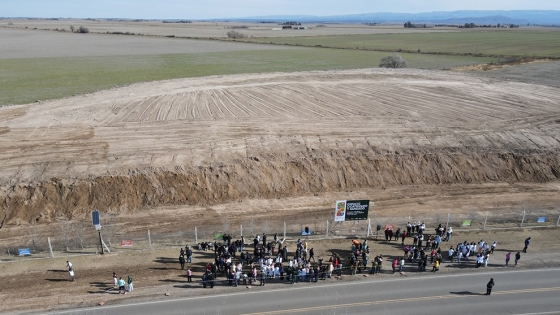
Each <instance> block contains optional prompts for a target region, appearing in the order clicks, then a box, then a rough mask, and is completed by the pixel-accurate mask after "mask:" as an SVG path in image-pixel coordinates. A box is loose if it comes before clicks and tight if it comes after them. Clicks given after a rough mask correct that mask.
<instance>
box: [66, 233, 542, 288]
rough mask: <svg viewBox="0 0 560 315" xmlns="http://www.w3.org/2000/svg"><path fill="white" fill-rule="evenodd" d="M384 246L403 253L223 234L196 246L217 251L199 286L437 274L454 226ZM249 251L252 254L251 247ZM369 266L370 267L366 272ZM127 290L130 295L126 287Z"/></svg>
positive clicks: (461, 246)
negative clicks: (344, 251)
mask: <svg viewBox="0 0 560 315" xmlns="http://www.w3.org/2000/svg"><path fill="white" fill-rule="evenodd" d="M384 232H385V241H386V242H392V241H398V240H400V241H401V245H402V250H403V254H402V255H399V256H397V257H392V258H386V257H384V256H383V254H378V255H376V256H375V257H374V258H373V259H371V260H370V248H369V246H368V243H367V242H368V241H367V240H364V241H363V242H360V241H358V240H353V241H352V243H351V245H350V248H349V252H348V256H347V258H346V259H345V260H343V259H342V258H341V256H340V255H339V254H338V253H336V252H332V254H331V255H330V256H329V257H328V258H327V260H326V261H325V260H324V259H323V258H321V257H320V256H317V257H315V250H314V248H312V247H310V246H309V244H308V242H307V241H306V240H301V239H298V240H297V241H296V242H295V249H293V250H292V251H290V250H289V249H288V246H287V243H285V239H280V238H279V236H278V234H275V235H274V236H273V238H272V239H270V238H269V237H268V236H267V235H266V233H262V235H260V234H259V235H256V236H255V237H254V238H253V241H252V246H251V245H250V243H249V244H247V242H246V240H245V238H244V237H243V236H241V237H240V238H239V239H236V240H234V239H233V238H232V237H231V236H230V235H227V234H224V235H223V237H222V240H221V242H218V241H214V242H202V243H198V244H196V245H195V246H194V249H196V250H199V251H213V253H214V260H213V261H212V262H210V263H207V264H206V265H205V267H204V269H203V272H202V277H201V282H202V285H203V287H204V288H206V287H207V286H209V287H211V288H212V287H214V285H215V284H216V283H220V284H225V285H229V286H232V287H237V286H240V285H260V286H264V285H266V283H268V282H288V283H292V284H295V283H297V282H319V280H326V279H328V278H331V277H332V276H333V273H334V274H336V275H338V276H340V275H341V274H342V272H343V271H344V272H348V273H349V274H351V275H355V274H357V273H368V270H369V274H372V275H376V274H379V273H387V272H390V273H393V274H394V273H397V272H398V273H403V272H404V271H405V269H406V271H411V270H413V271H417V272H424V271H426V270H427V266H428V265H429V264H430V265H431V266H432V268H431V271H432V272H438V271H439V268H440V265H441V264H442V263H443V262H444V258H443V255H444V254H442V246H441V243H442V242H449V241H450V239H451V236H452V234H453V229H452V228H451V227H445V226H442V225H441V224H439V225H438V226H437V227H436V228H435V229H434V232H433V234H428V233H426V226H425V224H424V223H422V222H414V223H408V224H407V225H406V226H405V227H404V228H403V229H402V230H401V229H400V228H398V229H397V230H396V232H393V231H392V228H391V227H387V228H386V229H385V231H384ZM530 241H531V238H527V239H526V240H525V247H524V249H523V251H524V252H526V251H527V248H528V246H529V243H530ZM248 247H249V248H250V250H249V248H248ZM496 248H497V242H496V241H492V242H491V243H489V242H486V241H484V240H480V241H478V242H474V241H471V242H467V241H464V242H462V243H458V244H457V245H456V246H450V248H449V250H448V251H447V257H446V258H447V261H449V262H456V263H461V264H464V263H469V262H473V264H472V265H473V266H476V268H480V267H486V266H488V262H489V261H490V257H491V255H493V254H494V252H495V250H496ZM386 259H387V263H386V264H390V266H391V269H390V270H389V271H384V270H383V266H384V261H385V260H386ZM510 259H511V252H509V253H507V254H506V259H505V265H506V266H508V264H509V261H510ZM514 259H515V262H514V266H516V265H517V263H518V262H519V260H520V259H521V254H520V252H517V253H516V254H515V255H514ZM179 263H180V267H181V270H184V269H185V266H186V264H192V263H193V247H190V246H188V245H187V246H185V247H184V248H181V249H180V252H179ZM370 263H371V267H368V266H369V264H370ZM68 267H69V272H70V274H71V277H72V281H73V279H74V278H73V267H72V265H71V263H70V262H68ZM186 277H187V282H192V281H193V280H192V277H193V269H192V267H189V268H187V270H186ZM113 278H114V285H115V287H118V288H119V293H121V292H122V293H125V294H126V292H130V291H132V288H133V285H132V277H131V276H128V283H125V281H124V280H123V279H122V278H117V276H116V273H113ZM126 284H128V286H129V288H128V290H126V288H125V285H126Z"/></svg>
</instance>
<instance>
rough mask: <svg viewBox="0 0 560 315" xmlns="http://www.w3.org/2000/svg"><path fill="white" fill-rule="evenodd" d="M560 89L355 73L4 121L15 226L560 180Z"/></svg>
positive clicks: (7, 195)
mask: <svg viewBox="0 0 560 315" xmlns="http://www.w3.org/2000/svg"><path fill="white" fill-rule="evenodd" d="M559 104H560V90H559V89H558V88H554V87H547V86H539V85H530V84H523V83H512V82H500V81H496V80H494V79H485V78H477V77H474V76H470V75H468V74H461V73H449V72H433V71H422V70H403V71H390V70H379V69H374V70H354V71H340V72H336V71H330V72H308V73H296V74H282V73H280V74H279V73H276V74H261V75H236V76H227V77H209V78H203V79H185V80H172V81H165V82H152V83H145V84H139V85H133V86H129V87H124V88H119V89H113V90H109V91H102V92H98V93H95V94H91V95H84V96H78V97H73V98H68V99H63V100H56V101H51V102H44V103H40V104H33V105H25V106H14V107H8V108H3V109H0V134H1V135H2V136H1V137H0V158H1V159H2V161H3V167H2V169H1V170H0V202H1V208H2V210H1V211H2V217H3V218H4V219H5V222H6V223H17V222H21V221H24V222H32V221H37V222H41V221H50V220H52V219H54V218H57V217H65V218H71V217H73V216H77V215H78V216H81V215H84V214H88V213H89V212H90V211H91V210H92V209H95V208H97V209H109V210H110V211H111V212H113V213H121V212H129V211H135V210H139V209H142V208H144V207H154V206H155V207H157V206H164V205H181V204H209V203H210V204H212V203H222V202H228V201H232V200H237V199H245V198H274V197H288V196H298V195H307V194H312V193H316V192H329V191H330V192H332V191H344V190H351V189H359V188H384V187H394V186H400V185H410V184H435V185H440V184H454V183H469V184H472V183H485V182H504V181H505V182H539V183H541V182H548V181H552V180H556V179H558V178H559V176H560V163H559V162H560V160H559V157H558V156H559V155H558V153H559V151H560V130H559V126H560V106H559Z"/></svg>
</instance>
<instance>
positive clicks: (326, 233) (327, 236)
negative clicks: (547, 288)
mask: <svg viewBox="0 0 560 315" xmlns="http://www.w3.org/2000/svg"><path fill="white" fill-rule="evenodd" d="M558 220H560V216H559V217H558ZM556 225H558V224H556ZM325 237H326V238H329V220H327V230H326V232H325Z"/></svg>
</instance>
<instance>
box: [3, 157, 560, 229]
mask: <svg viewBox="0 0 560 315" xmlns="http://www.w3.org/2000/svg"><path fill="white" fill-rule="evenodd" d="M302 154H304V153H303V152H302ZM325 155H327V156H328V157H325V158H312V157H307V158H303V159H296V160H291V161H274V160H261V159H259V158H258V157H257V158H252V159H248V160H246V161H242V162H240V163H238V164H235V165H216V166H209V167H199V168H193V169H188V170H186V171H183V172H180V173H174V172H169V171H161V172H158V171H155V172H139V173H137V174H135V175H128V176H124V175H121V176H100V177H97V178H94V179H91V180H70V179H53V180H52V181H49V182H43V183H33V184H18V185H15V186H14V187H11V188H9V189H6V188H4V189H3V190H2V196H1V198H2V207H3V208H4V211H6V210H7V213H6V215H7V217H6V219H7V221H13V220H15V219H21V220H24V221H27V222H31V221H34V220H35V221H44V220H47V221H48V220H51V219H53V218H55V217H59V216H63V217H68V218H71V217H72V216H75V215H84V214H87V213H89V212H90V211H91V209H92V208H93V209H95V208H97V209H109V211H110V212H113V213H118V212H120V211H122V210H136V209H141V208H143V207H154V206H162V205H183V204H187V205H189V204H208V203H220V202H226V201H230V200H235V199H244V198H273V197H285V196H295V195H305V194H309V193H315V192H325V191H340V190H348V189H359V188H369V187H373V188H380V187H390V186H398V185H410V184H435V185H439V184H452V183H469V184H472V183H485V182H512V181H521V182H547V181H551V180H556V179H558V178H559V177H560V158H559V155H558V152H534V151H531V152H529V151H527V152H515V153H513V152H511V153H503V152H501V153H498V152H484V153H476V152H456V151H453V152H399V153H397V152H385V153H380V152H375V151H363V150H360V151H355V152H349V151H345V152H344V153H343V152H337V151H330V152H325Z"/></svg>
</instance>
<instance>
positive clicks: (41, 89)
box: [0, 48, 492, 105]
mask: <svg viewBox="0 0 560 315" xmlns="http://www.w3.org/2000/svg"><path fill="white" fill-rule="evenodd" d="M385 56H387V53H386V52H373V51H361V50H343V49H321V48H299V49H288V50H285V49H283V50H260V51H235V52H217V53H189V54H159V55H133V56H101V57H71V58H68V57H65V58H20V59H0V105H7V104H25V103H31V102H34V101H36V100H47V99H56V98H62V97H66V96H71V95H74V94H81V93H89V92H94V91H98V90H102V89H107V88H111V87H114V86H116V85H125V84H132V83H137V82H144V81H156V80H164V79H174V78H186V77H201V76H208V75H226V74H236V73H260V72H275V71H286V72H289V71H306V70H331V69H354V68H369V67H377V65H378V64H379V62H380V60H381V58H383V57H385ZM403 57H404V58H405V59H406V60H407V61H408V63H409V67H412V68H424V69H445V68H451V67H456V66H462V65H469V64H478V63H485V62H490V61H492V59H491V58H480V57H471V56H441V55H440V56H437V55H425V54H403Z"/></svg>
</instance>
